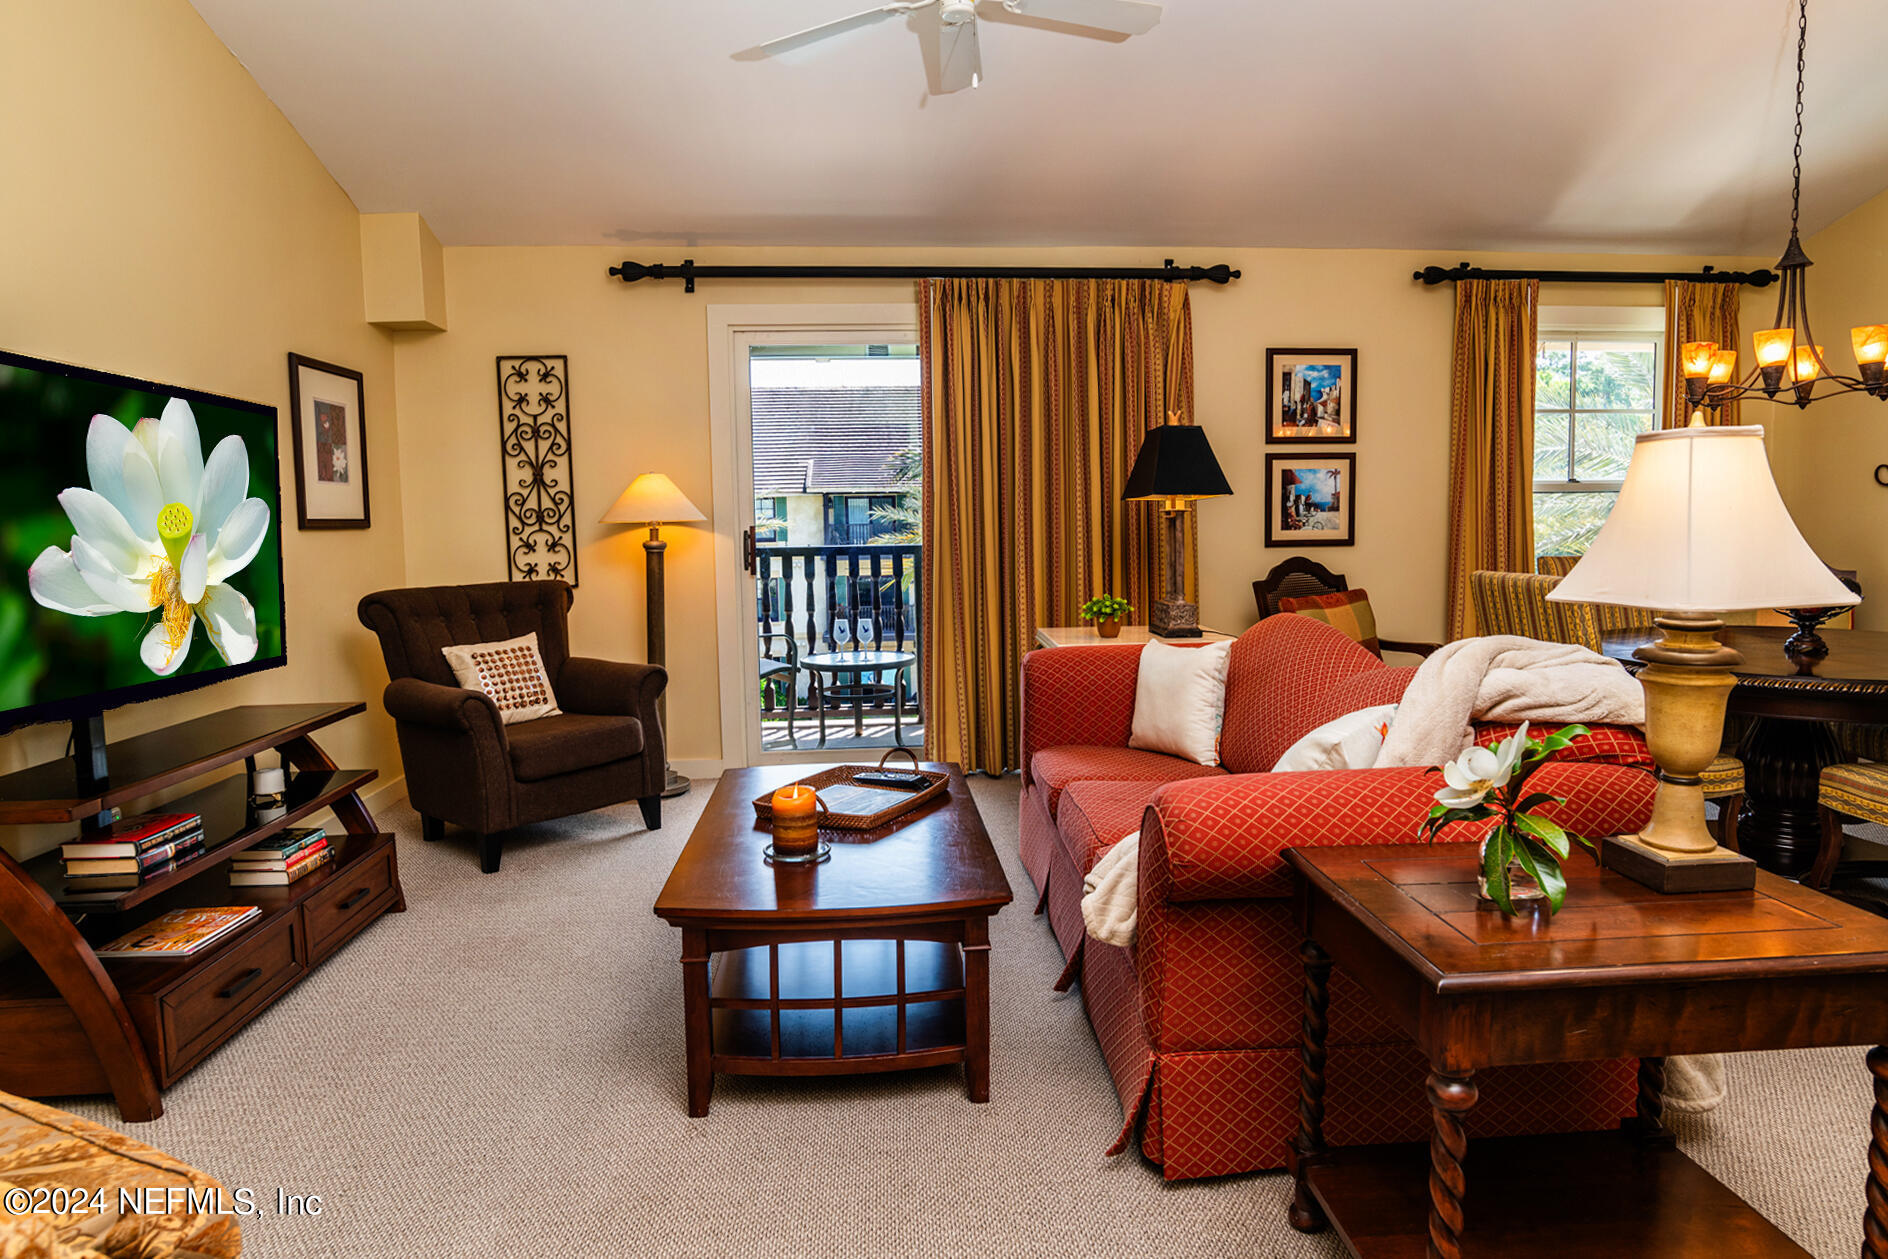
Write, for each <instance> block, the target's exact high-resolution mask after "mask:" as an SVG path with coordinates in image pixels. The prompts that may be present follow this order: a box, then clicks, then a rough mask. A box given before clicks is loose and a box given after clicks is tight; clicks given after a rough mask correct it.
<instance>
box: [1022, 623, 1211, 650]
mask: <svg viewBox="0 0 1888 1259" xmlns="http://www.w3.org/2000/svg"><path fill="white" fill-rule="evenodd" d="M1153 637H1154V633H1153V631H1152V630H1150V629H1148V628H1147V626H1145V625H1123V626H1122V627H1121V632H1120V633H1119V634H1117V635H1116V636H1115V637H1113V638H1103V637H1102V636H1101V631H1100V630H1098V629H1096V628H1095V627H1094V626H1093V625H1043V626H1039V627H1038V628H1037V630H1036V646H1038V647H1094V646H1099V645H1102V644H1106V643H1119V644H1125V645H1127V646H1133V647H1143V646H1146V645H1147V642H1148V640H1150V639H1152V638H1153ZM1236 637H1238V635H1236V634H1222V633H1220V632H1219V631H1218V630H1213V629H1207V628H1206V627H1204V626H1201V627H1200V636H1199V637H1198V638H1163V639H1161V640H1160V641H1161V642H1163V643H1172V644H1173V645H1174V646H1176V647H1195V646H1198V645H1200V644H1201V643H1218V642H1224V641H1225V640H1226V639H1228V638H1236Z"/></svg>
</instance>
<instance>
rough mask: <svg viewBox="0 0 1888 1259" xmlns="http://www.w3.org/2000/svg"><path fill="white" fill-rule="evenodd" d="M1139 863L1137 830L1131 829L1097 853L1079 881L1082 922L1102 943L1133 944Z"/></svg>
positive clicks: (1138, 835) (1126, 946)
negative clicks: (1085, 874) (1089, 867)
mask: <svg viewBox="0 0 1888 1259" xmlns="http://www.w3.org/2000/svg"><path fill="white" fill-rule="evenodd" d="M1140 866H1141V833H1140V832H1139V831H1135V832H1134V833H1133V834H1132V835H1128V836H1126V837H1125V838H1123V839H1122V840H1121V842H1120V843H1118V844H1116V845H1115V846H1114V847H1113V848H1110V849H1109V850H1108V851H1107V852H1105V853H1103V854H1101V860H1100V861H1097V862H1096V863H1095V868H1094V869H1092V870H1090V871H1089V872H1088V875H1087V877H1086V878H1084V879H1083V880H1082V922H1083V924H1085V925H1086V926H1087V928H1088V934H1089V935H1091V936H1093V937H1095V939H1097V940H1100V941H1101V942H1102V943H1103V944H1118V945H1120V946H1121V947H1122V948H1124V949H1125V948H1128V947H1129V946H1131V945H1132V944H1133V943H1134V928H1135V921H1136V917H1137V903H1136V894H1137V892H1138V890H1139V884H1140Z"/></svg>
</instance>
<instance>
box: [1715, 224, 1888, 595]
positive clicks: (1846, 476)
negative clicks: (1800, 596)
mask: <svg viewBox="0 0 1888 1259" xmlns="http://www.w3.org/2000/svg"><path fill="white" fill-rule="evenodd" d="M1803 251H1804V252H1805V253H1807V254H1808V255H1809V256H1810V259H1811V260H1812V261H1813V262H1814V264H1815V265H1814V266H1812V267H1810V269H1809V272H1808V283H1809V307H1810V318H1811V319H1813V320H1814V321H1815V325H1816V335H1817V336H1818V337H1819V338H1821V340H1822V343H1823V356H1824V357H1825V358H1826V359H1827V360H1828V362H1829V366H1831V367H1832V368H1834V369H1835V370H1836V371H1838V372H1842V373H1845V374H1847V375H1851V376H1852V375H1854V374H1855V371H1856V368H1855V354H1854V350H1853V347H1851V346H1850V344H1849V329H1850V328H1851V327H1852V326H1854V325H1856V324H1860V323H1888V193H1883V194H1882V195H1881V196H1878V197H1876V198H1875V199H1874V200H1872V201H1869V202H1866V203H1865V204H1863V205H1862V206H1861V207H1860V208H1858V209H1856V210H1854V211H1852V212H1851V213H1849V214H1848V215H1846V216H1844V217H1843V218H1841V219H1838V220H1837V221H1836V222H1835V223H1834V224H1833V225H1832V226H1830V227H1828V228H1825V229H1824V230H1823V231H1821V232H1818V233H1817V234H1816V235H1814V236H1812V237H1810V238H1809V239H1808V240H1806V241H1804V242H1803ZM1775 314H1776V311H1775V307H1774V305H1772V306H1771V308H1770V309H1767V310H1765V311H1764V312H1763V321H1762V323H1761V324H1753V325H1752V326H1753V327H1769V326H1770V320H1771V319H1772V318H1774V317H1775ZM1760 407H1762V408H1764V409H1768V410H1772V411H1775V412H1776V413H1777V418H1776V420H1775V421H1774V422H1773V424H1772V426H1771V432H1772V433H1773V434H1776V435H1777V438H1778V440H1779V441H1780V442H1781V444H1782V446H1783V449H1784V451H1785V452H1786V455H1787V458H1788V464H1787V467H1788V474H1787V476H1786V477H1785V478H1784V479H1783V482H1782V484H1783V493H1784V499H1785V501H1786V502H1787V503H1788V504H1789V507H1790V511H1791V512H1792V513H1793V514H1794V515H1795V517H1796V523H1797V526H1798V527H1799V528H1800V529H1802V531H1803V536H1804V537H1806V538H1808V539H1809V543H1810V545H1811V546H1813V547H1815V548H1816V553H1817V554H1818V555H1820V556H1822V558H1823V559H1824V560H1825V561H1827V562H1828V563H1831V564H1834V565H1835V566H1836V567H1837V568H1853V569H1856V570H1857V572H1858V574H1859V576H1860V578H1861V581H1862V590H1863V594H1864V596H1865V597H1864V599H1863V602H1862V605H1861V607H1859V608H1858V609H1856V622H1855V623H1856V624H1857V625H1858V626H1860V627H1861V628H1863V629H1876V630H1879V629H1888V489H1884V488H1882V487H1881V486H1879V485H1877V484H1875V467H1876V465H1877V464H1881V463H1888V439H1885V435H1888V402H1883V401H1881V400H1879V399H1876V398H1870V397H1867V396H1865V395H1862V394H1854V395H1850V396H1847V397H1839V398H1832V399H1830V400H1828V401H1825V402H1817V403H1815V404H1814V405H1812V406H1811V407H1810V408H1809V409H1808V410H1807V411H1798V410H1797V409H1796V408H1795V407H1785V406H1779V407H1768V406H1766V405H1765V404H1748V405H1746V406H1745V408H1744V409H1745V412H1746V413H1747V414H1748V413H1752V412H1755V411H1756V410H1758V409H1759V408H1760ZM1884 475H1888V474H1884Z"/></svg>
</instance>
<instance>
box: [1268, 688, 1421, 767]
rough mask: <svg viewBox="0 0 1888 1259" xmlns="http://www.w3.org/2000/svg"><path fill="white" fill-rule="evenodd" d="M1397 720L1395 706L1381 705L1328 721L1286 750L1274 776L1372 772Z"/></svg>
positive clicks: (1279, 759) (1361, 709)
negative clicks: (1308, 772) (1297, 772)
mask: <svg viewBox="0 0 1888 1259" xmlns="http://www.w3.org/2000/svg"><path fill="white" fill-rule="evenodd" d="M1395 716H1396V705H1395V704H1378V705H1377V706H1376V707H1375V708H1360V709H1358V710H1357V711H1356V712H1354V713H1345V714H1344V715H1343V716H1342V717H1339V718H1338V719H1337V720H1335V721H1327V722H1325V723H1324V724H1323V725H1321V726H1319V727H1318V728H1317V729H1316V730H1313V731H1312V732H1311V733H1310V734H1308V735H1306V736H1305V737H1304V738H1302V739H1300V740H1298V742H1296V743H1294V744H1292V745H1291V746H1290V747H1289V748H1287V749H1285V755H1283V756H1281V757H1279V758H1278V764H1276V765H1274V766H1272V772H1273V773H1275V774H1278V773H1287V772H1290V771H1294V770H1304V769H1369V768H1370V767H1371V766H1372V765H1375V764H1376V763H1377V753H1378V752H1381V751H1382V750H1383V739H1384V736H1385V735H1387V734H1389V732H1390V721H1391V719H1392V718H1394V717H1395Z"/></svg>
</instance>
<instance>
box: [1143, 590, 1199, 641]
mask: <svg viewBox="0 0 1888 1259" xmlns="http://www.w3.org/2000/svg"><path fill="white" fill-rule="evenodd" d="M1147 628H1148V629H1149V630H1150V631H1152V633H1153V634H1154V635H1155V637H1157V638H1199V637H1202V635H1201V633H1200V606H1199V605H1198V604H1197V603H1188V602H1187V601H1186V600H1184V599H1156V600H1154V608H1153V611H1152V612H1151V613H1150V614H1149V615H1148V618H1147Z"/></svg>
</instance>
